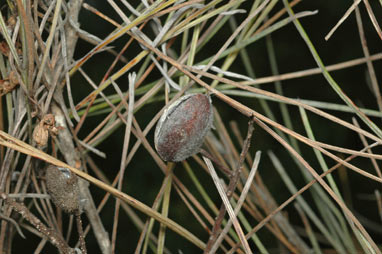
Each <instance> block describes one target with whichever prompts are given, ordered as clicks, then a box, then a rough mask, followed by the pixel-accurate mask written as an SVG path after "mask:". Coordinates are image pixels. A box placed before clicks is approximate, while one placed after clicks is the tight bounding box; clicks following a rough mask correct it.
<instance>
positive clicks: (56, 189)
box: [45, 165, 80, 213]
mask: <svg viewBox="0 0 382 254" xmlns="http://www.w3.org/2000/svg"><path fill="white" fill-rule="evenodd" d="M45 178H46V187H47V189H48V192H49V194H50V196H51V198H52V201H53V203H54V204H55V205H56V206H58V207H60V208H61V209H62V210H63V211H65V212H67V213H75V212H78V211H80V194H79V193H80V192H79V187H78V178H77V176H76V175H74V174H73V173H72V172H70V170H69V169H67V168H60V167H57V166H54V165H50V166H49V167H47V169H46V172H45Z"/></svg>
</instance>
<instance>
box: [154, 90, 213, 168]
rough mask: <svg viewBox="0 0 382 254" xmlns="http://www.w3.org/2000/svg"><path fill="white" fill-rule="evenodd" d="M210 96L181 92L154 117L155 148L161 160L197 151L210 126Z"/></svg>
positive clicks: (176, 158) (181, 157)
mask: <svg viewBox="0 0 382 254" xmlns="http://www.w3.org/2000/svg"><path fill="white" fill-rule="evenodd" d="M212 120H213V110H212V105H211V98H210V96H208V95H204V94H189V95H185V96H183V97H181V98H179V99H178V100H176V101H175V102H173V103H172V104H171V105H170V106H169V107H168V108H167V109H166V110H165V111H164V113H163V115H162V116H161V118H160V119H159V121H158V124H157V127H156V130H155V136H154V142H155V149H156V150H157V152H158V154H159V155H160V157H161V158H162V159H163V160H165V161H173V162H178V161H182V160H185V159H186V158H188V157H190V156H191V155H194V154H195V153H197V152H199V149H200V147H201V146H202V144H203V141H204V137H205V136H206V135H207V133H208V131H209V130H210V129H211V126H212Z"/></svg>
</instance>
